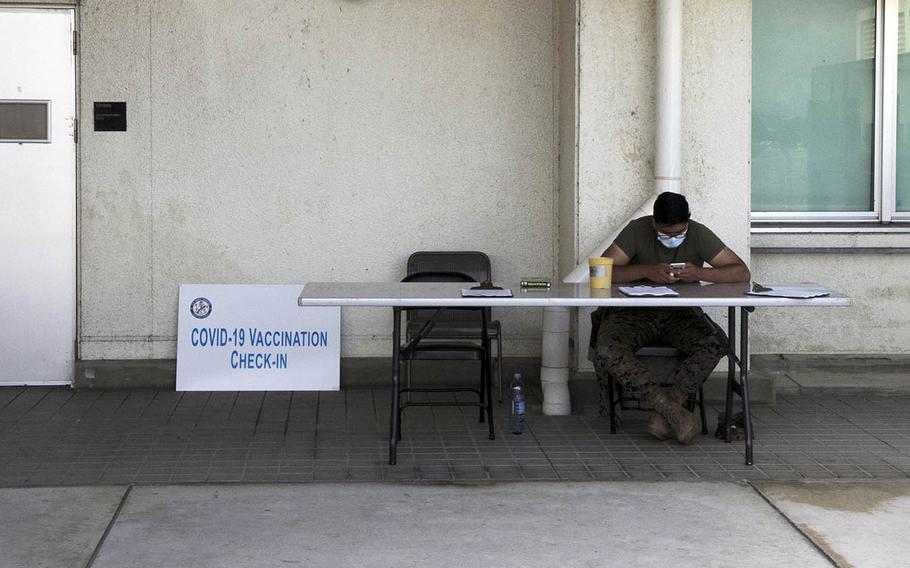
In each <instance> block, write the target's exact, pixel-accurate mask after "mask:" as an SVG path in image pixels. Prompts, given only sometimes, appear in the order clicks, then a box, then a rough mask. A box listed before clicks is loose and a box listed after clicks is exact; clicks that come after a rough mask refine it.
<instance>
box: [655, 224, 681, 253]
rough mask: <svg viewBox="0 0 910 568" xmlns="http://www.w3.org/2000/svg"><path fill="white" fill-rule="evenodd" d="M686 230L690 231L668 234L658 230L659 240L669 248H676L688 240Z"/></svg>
mask: <svg viewBox="0 0 910 568" xmlns="http://www.w3.org/2000/svg"><path fill="white" fill-rule="evenodd" d="M686 232H688V229H686V230H685V231H683V232H682V233H680V234H678V235H667V234H664V233H661V232H660V231H657V242H659V243H660V244H662V245H663V246H665V247H667V248H670V249H675V248H677V247H678V246H679V245H681V244H683V241H685V240H686Z"/></svg>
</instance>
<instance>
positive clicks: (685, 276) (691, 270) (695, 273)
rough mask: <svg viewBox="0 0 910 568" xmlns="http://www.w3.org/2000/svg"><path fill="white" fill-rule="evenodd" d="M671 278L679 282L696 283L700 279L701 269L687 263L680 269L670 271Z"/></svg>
mask: <svg viewBox="0 0 910 568" xmlns="http://www.w3.org/2000/svg"><path fill="white" fill-rule="evenodd" d="M672 272H673V276H675V277H676V279H677V280H679V281H680V282H698V281H699V280H701V279H702V267H701V266H696V265H694V264H692V263H691V262H687V263H686V265H685V266H684V267H683V268H682V269H678V268H677V269H675V270H673V271H672Z"/></svg>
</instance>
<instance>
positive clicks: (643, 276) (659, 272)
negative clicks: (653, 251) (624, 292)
mask: <svg viewBox="0 0 910 568" xmlns="http://www.w3.org/2000/svg"><path fill="white" fill-rule="evenodd" d="M601 256H606V257H609V258H612V259H613V282H614V283H615V284H624V283H626V282H635V281H636V280H650V281H651V282H657V283H660V284H672V283H674V282H677V281H678V280H677V278H674V277H673V276H672V275H671V273H672V269H671V268H670V265H669V264H633V265H629V257H628V256H626V253H625V252H623V250H622V249H621V248H619V245H617V244H616V243H613V244H612V245H610V247H609V248H607V250H605V251H604V253H603V254H602V255H601Z"/></svg>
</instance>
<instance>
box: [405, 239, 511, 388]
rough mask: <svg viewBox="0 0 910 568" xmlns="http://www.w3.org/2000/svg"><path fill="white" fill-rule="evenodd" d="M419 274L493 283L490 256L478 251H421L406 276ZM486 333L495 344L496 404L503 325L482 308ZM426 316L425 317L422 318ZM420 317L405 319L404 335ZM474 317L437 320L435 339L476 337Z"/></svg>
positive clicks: (413, 257) (412, 259)
mask: <svg viewBox="0 0 910 568" xmlns="http://www.w3.org/2000/svg"><path fill="white" fill-rule="evenodd" d="M418 272H459V273H462V274H467V275H468V276H470V277H471V278H472V279H473V281H474V282H492V281H493V270H492V267H491V264H490V257H488V256H487V255H486V254H484V253H482V252H480V251H420V252H415V253H414V254H412V255H411V256H410V257H409V258H408V266H407V274H409V275H410V274H415V273H418ZM484 311H485V312H486V315H485V317H486V320H487V333H488V334H489V336H490V338H491V339H493V340H495V342H496V353H495V355H496V361H495V363H496V378H495V380H496V382H497V383H498V385H499V386H498V390H499V402H502V388H503V387H502V379H503V377H502V325H501V324H500V322H499V320H494V319H493V316H492V310H491V309H490V308H484ZM424 317H425V316H424ZM420 320H421V316H418V315H416V314H414V313H413V312H412V313H411V314H410V315H409V316H408V328H407V330H406V331H407V333H408V334H411V333H413V331H414V329H415V328H418V327H419V326H420ZM480 331H481V330H480V326H479V324H478V321H477V318H475V317H470V316H465V315H464V313H461V314H459V313H454V312H453V313H450V314H445V315H443V316H442V317H440V318H438V321H437V322H436V325H435V327H434V328H433V332H432V337H433V338H435V339H444V338H448V339H459V338H462V339H463V338H476V337H478V336H479V334H480Z"/></svg>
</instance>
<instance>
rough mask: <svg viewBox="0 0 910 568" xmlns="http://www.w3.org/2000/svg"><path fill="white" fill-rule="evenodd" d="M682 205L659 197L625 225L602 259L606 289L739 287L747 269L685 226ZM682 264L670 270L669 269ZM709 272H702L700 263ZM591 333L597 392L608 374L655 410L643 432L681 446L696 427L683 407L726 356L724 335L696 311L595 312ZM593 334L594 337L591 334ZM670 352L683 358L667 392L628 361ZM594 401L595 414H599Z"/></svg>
mask: <svg viewBox="0 0 910 568" xmlns="http://www.w3.org/2000/svg"><path fill="white" fill-rule="evenodd" d="M689 216H690V214H689V203H688V202H687V201H686V198H685V197H683V196H682V195H679V194H676V193H670V192H665V193H662V194H660V195H659V196H658V197H657V201H655V202H654V215H653V216H651V215H649V216H646V217H641V218H639V219H635V220H634V221H632V222H631V223H629V224H628V225H627V226H626V227H625V228H624V229H623V230H622V232H620V234H619V236H618V237H616V240H615V241H614V242H613V244H611V245H610V247H609V248H607V250H606V251H604V253H603V256H606V257H610V258H612V259H613V263H614V265H613V282H614V283H623V282H635V281H651V282H655V283H658V284H673V283H676V282H698V281H706V282H746V281H748V280H749V279H750V277H751V275H750V273H749V268H748V267H747V266H746V264H745V263H744V262H743V261H742V259H740V258H739V257H738V256H737V255H736V254H735V253H734V252H733V251H731V250H730V249H728V248H727V247H726V246H725V245H724V243H723V242H722V241H721V240H720V239H719V238H717V236H716V235H715V234H714V233H713V232H711V230H710V229H708V228H707V227H705V226H704V225H702V224H700V223H697V222H695V221H691V220H690V219H689ZM683 262H684V263H685V267H683V268H678V267H677V268H673V267H671V266H670V263H683ZM706 262H707V263H708V264H710V267H705V266H704V264H705V263H706ZM591 319H592V322H593V323H594V328H595V329H596V330H597V331H596V346H595V348H594V352H593V358H592V361H593V362H594V364H595V368H596V370H597V378H598V380H599V381H600V383H601V389H602V390H603V388H605V386H606V381H607V375H606V373H607V372H608V373H609V374H611V375H613V377H614V378H615V379H616V380H617V381H619V383H620V384H621V385H622V387H623V388H624V389H626V390H627V391H630V390H631V391H637V392H639V393H640V395H641V397H642V398H643V399H644V400H646V401H647V402H649V403H650V405H651V407H652V408H653V409H654V410H653V412H652V413H651V415H650V416H649V417H648V426H647V430H648V432H649V433H650V434H652V435H653V436H655V437H657V438H659V439H661V440H663V439H666V438H670V437H673V438H676V439H677V440H678V441H679V442H680V443H682V444H688V443H689V442H691V441H692V439H693V438H694V437H695V436H696V434H697V433H698V430H699V426H700V425H699V423H698V421H697V420H696V418H695V416H694V415H693V414H692V413H691V412H690V411H689V410H687V409H686V408H685V407H684V406H683V403H684V402H685V401H686V400H687V399H688V398H689V396H690V395H692V394H694V393H695V392H696V391H697V390H698V387H699V386H700V385H701V384H702V383H703V382H704V381H705V380H706V379H707V378H708V375H709V374H710V373H711V371H713V370H714V367H716V366H717V362H718V361H720V359H721V357H723V355H724V353H725V351H726V345H725V340H726V338H725V336H724V334H723V331H721V330H720V329H719V328H718V327H716V326H715V325H713V323H712V322H710V321H708V320H707V316H706V315H705V314H704V312H702V311H701V310H700V309H698V308H599V309H598V310H597V311H595V312H594V313H593V314H592V315H591ZM592 333H593V330H592ZM649 344H650V345H653V344H658V345H669V346H672V347H675V348H676V349H679V350H680V351H681V352H682V353H683V354H684V356H685V358H684V359H683V360H682V361H681V363H680V364H679V366H678V368H677V369H676V371H675V374H674V376H673V378H672V381H671V382H672V383H673V386H672V388H659V387H658V386H657V385H656V384H655V383H654V381H653V379H652V377H651V374H650V373H649V371H648V369H647V368H645V366H644V365H643V364H642V363H641V362H640V361H639V360H637V359H636V358H635V356H634V354H635V352H636V351H638V349H640V348H641V347H643V346H645V345H649ZM605 406H606V404H605V403H604V402H601V413H602V414H603V413H604V411H605V410H606V411H607V412H608V411H609V409H607V408H605Z"/></svg>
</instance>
